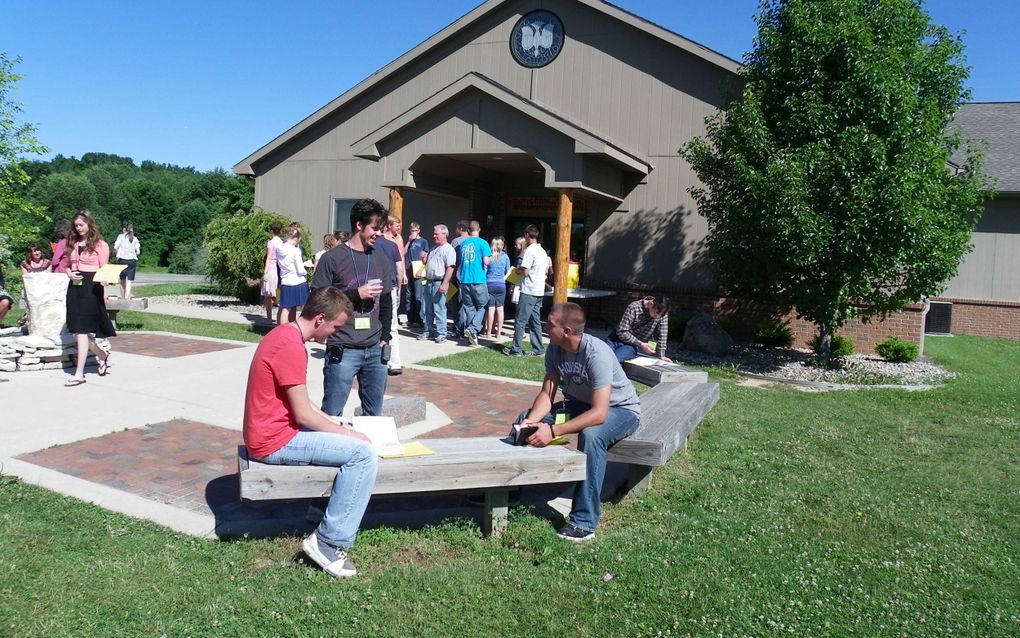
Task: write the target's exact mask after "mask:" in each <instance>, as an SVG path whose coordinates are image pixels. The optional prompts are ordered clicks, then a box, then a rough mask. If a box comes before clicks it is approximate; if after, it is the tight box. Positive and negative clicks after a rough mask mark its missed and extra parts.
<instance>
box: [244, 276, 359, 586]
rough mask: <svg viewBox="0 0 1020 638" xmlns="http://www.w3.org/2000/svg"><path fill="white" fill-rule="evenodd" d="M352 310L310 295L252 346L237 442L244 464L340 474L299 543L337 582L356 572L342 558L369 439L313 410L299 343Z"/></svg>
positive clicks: (322, 334) (323, 293) (320, 335)
mask: <svg viewBox="0 0 1020 638" xmlns="http://www.w3.org/2000/svg"><path fill="white" fill-rule="evenodd" d="M352 312H353V308H352V306H351V302H350V301H349V300H348V299H347V297H346V296H345V295H344V294H343V293H342V292H340V291H339V290H337V289H336V288H319V289H317V290H315V291H314V292H312V294H311V295H310V296H309V297H308V301H307V302H306V303H305V306H304V308H302V309H301V315H300V316H299V317H298V318H297V321H295V322H293V323H288V324H283V325H281V326H277V327H276V328H274V329H273V330H272V331H271V332H270V333H269V334H268V335H266V337H265V338H264V339H262V342H261V343H259V347H258V348H257V349H256V350H255V357H254V358H253V359H252V362H251V368H250V369H249V371H248V389H247V391H246V392H245V397H244V444H245V446H246V447H247V448H248V455H249V456H250V457H251V458H253V459H256V460H258V461H261V462H263V463H271V464H274V465H325V466H330V467H336V468H339V470H340V471H339V472H337V476H336V480H335V481H334V482H333V493H332V495H331V496H330V498H329V504H328V505H327V506H326V514H325V516H323V518H322V522H321V523H320V524H319V527H318V528H317V529H316V530H315V531H314V532H312V534H311V536H309V537H308V538H306V539H305V540H304V543H303V544H302V546H303V547H304V550H305V553H306V554H308V557H309V558H311V559H312V560H313V561H315V563H316V564H318V565H319V566H320V567H322V569H323V570H325V571H326V572H327V573H328V574H330V575H332V576H335V577H337V578H349V577H351V576H354V575H355V574H357V573H358V572H357V570H356V569H355V567H354V565H353V563H351V562H350V561H349V560H347V552H348V550H350V548H351V546H352V545H353V544H354V538H355V536H357V533H358V527H359V526H360V525H361V518H362V516H364V514H365V508H366V507H368V500H369V498H370V497H371V496H372V487H373V486H374V485H375V475H376V469H377V462H378V461H377V458H376V454H375V451H374V450H373V449H372V446H371V444H370V443H369V441H368V438H366V437H365V436H364V435H363V434H360V433H358V432H355V431H354V430H353V429H351V428H350V427H348V426H345V425H340V424H338V423H336V422H335V421H333V420H332V419H331V418H330V417H328V416H327V415H326V414H325V413H323V412H322V410H320V409H319V408H317V407H315V406H314V405H312V402H311V401H310V400H309V398H308V388H307V371H308V351H307V350H306V349H305V342H306V341H318V342H320V343H321V342H324V341H325V340H326V338H327V337H329V336H330V335H331V334H333V333H334V332H336V331H337V330H339V329H340V327H341V326H343V325H344V323H345V322H346V321H347V317H348V316H349V315H350V314H351V313H352Z"/></svg>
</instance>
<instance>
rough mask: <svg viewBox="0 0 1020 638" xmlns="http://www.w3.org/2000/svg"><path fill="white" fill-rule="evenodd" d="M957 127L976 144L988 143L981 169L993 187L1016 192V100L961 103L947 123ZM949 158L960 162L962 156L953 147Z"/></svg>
mask: <svg viewBox="0 0 1020 638" xmlns="http://www.w3.org/2000/svg"><path fill="white" fill-rule="evenodd" d="M957 129H958V130H959V131H960V133H961V134H962V135H963V137H964V138H968V139H971V140H974V141H975V142H977V143H978V145H979V146H980V145H981V144H987V145H988V146H987V149H986V150H985V167H984V172H985V174H986V175H988V176H989V177H992V178H994V179H995V190H996V191H998V192H1000V193H1020V102H985V103H975V104H964V105H962V106H961V107H960V110H959V111H958V112H957V113H956V117H955V118H953V122H952V123H951V124H950V125H949V130H950V131H954V130H957ZM952 161H953V162H954V163H956V164H959V165H962V164H964V163H965V161H966V156H965V155H964V153H962V152H959V151H957V153H955V154H954V155H953V157H952Z"/></svg>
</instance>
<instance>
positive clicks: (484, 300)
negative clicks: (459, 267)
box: [460, 284, 489, 336]
mask: <svg viewBox="0 0 1020 638" xmlns="http://www.w3.org/2000/svg"><path fill="white" fill-rule="evenodd" d="M488 303H489V287H488V286H487V285H486V284H464V285H462V286H461V287H460V307H461V310H462V312H463V313H464V328H465V329H466V330H471V331H473V332H474V333H475V335H476V336H477V335H478V333H480V332H481V331H482V322H483V321H484V320H485V306H486V305H487V304H488Z"/></svg>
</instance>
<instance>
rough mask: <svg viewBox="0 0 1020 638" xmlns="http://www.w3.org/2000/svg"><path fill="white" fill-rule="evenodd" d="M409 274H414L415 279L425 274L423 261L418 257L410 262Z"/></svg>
mask: <svg viewBox="0 0 1020 638" xmlns="http://www.w3.org/2000/svg"><path fill="white" fill-rule="evenodd" d="M411 274H412V275H414V278H415V279H418V278H420V277H424V276H425V262H424V261H422V260H420V259H415V260H414V261H412V262H411Z"/></svg>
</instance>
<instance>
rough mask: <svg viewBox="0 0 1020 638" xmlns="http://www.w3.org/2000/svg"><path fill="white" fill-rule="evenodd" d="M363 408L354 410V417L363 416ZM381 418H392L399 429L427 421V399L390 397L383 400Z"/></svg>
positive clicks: (359, 407)
mask: <svg viewBox="0 0 1020 638" xmlns="http://www.w3.org/2000/svg"><path fill="white" fill-rule="evenodd" d="M361 415H362V411H361V406H360V405H359V406H358V407H356V408H354V416H361ZM381 416H391V417H393V420H394V421H396V422H397V427H402V426H405V425H409V424H411V423H417V422H418V421H424V420H425V397H419V396H409V397H390V398H389V399H384V400H383V408H382V415H381Z"/></svg>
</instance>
